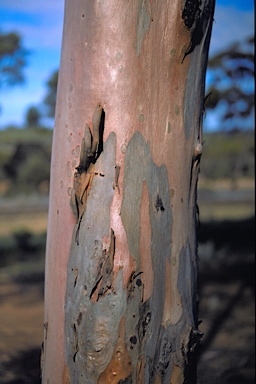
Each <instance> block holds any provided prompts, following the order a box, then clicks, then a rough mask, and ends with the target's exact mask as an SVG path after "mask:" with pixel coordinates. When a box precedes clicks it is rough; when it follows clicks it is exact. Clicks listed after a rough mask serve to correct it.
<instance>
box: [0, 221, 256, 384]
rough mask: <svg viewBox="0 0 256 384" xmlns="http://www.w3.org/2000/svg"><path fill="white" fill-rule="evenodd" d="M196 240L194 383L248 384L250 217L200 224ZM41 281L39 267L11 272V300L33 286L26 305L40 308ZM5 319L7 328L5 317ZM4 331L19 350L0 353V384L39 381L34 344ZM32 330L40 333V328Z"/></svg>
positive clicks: (251, 359) (251, 330)
mask: <svg viewBox="0 0 256 384" xmlns="http://www.w3.org/2000/svg"><path fill="white" fill-rule="evenodd" d="M198 241H199V293H200V312H199V318H201V319H202V327H203V330H202V331H203V333H204V337H203V339H202V347H201V353H200V355H199V364H198V384H217V383H218V384H231V383H232V384H252V383H254V378H255V371H254V356H255V349H254V331H255V318H254V282H255V273H254V244H255V222H254V218H248V219H246V220H240V221H223V222H217V221H215V222H203V223H202V224H201V226H200V228H199V231H198ZM43 279H44V275H43V272H42V271H38V272H36V271H35V272H33V271H31V270H30V271H27V273H23V274H20V275H16V276H15V278H13V284H16V285H17V284H18V287H19V289H17V292H18V293H17V295H19V297H17V299H16V300H19V301H20V302H21V295H22V294H24V295H25V294H26V293H27V292H29V291H32V290H36V292H35V294H34V296H33V295H32V296H30V298H29V300H28V299H26V300H27V301H26V303H27V305H30V306H33V305H35V302H36V300H37V301H38V300H40V301H41V303H42V308H43ZM0 297H1V301H3V302H4V301H5V302H6V301H8V302H9V300H10V299H11V296H10V291H6V297H4V296H3V294H2V295H0ZM26 297H27V296H26ZM24 302H25V299H24ZM25 310H26V309H25ZM42 311H43V309H42ZM42 313H43V312H42ZM13 316H15V313H14V314H13ZM6 322H7V326H8V319H7V320H6ZM200 327H201V325H200ZM200 329H201V328H200ZM10 332H13V346H12V351H13V350H15V348H17V349H16V350H19V351H20V352H19V353H17V354H15V355H14V354H12V353H11V352H9V354H8V353H7V351H0V352H1V354H2V355H5V357H7V358H6V359H5V361H4V362H3V363H2V364H1V365H0V384H7V383H8V384H30V383H31V384H32V383H33V384H37V383H40V345H39V343H38V347H34V348H32V349H28V350H24V346H22V345H16V344H17V343H16V339H15V329H12V330H11V329H10ZM38 332H40V334H39V336H40V337H41V333H42V329H41V328H39V330H38Z"/></svg>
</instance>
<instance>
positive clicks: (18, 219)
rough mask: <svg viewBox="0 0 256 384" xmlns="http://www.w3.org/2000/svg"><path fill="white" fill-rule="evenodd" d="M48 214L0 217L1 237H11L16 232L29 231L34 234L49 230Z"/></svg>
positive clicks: (36, 213)
mask: <svg viewBox="0 0 256 384" xmlns="http://www.w3.org/2000/svg"><path fill="white" fill-rule="evenodd" d="M47 218H48V212H29V213H25V212H22V213H18V212H17V213H16V214H13V213H12V214H9V215H7V214H4V215H0V237H4V236H9V235H11V234H12V233H14V232H20V231H28V232H30V233H33V234H39V233H44V232H46V230H47Z"/></svg>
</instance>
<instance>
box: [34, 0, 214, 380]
mask: <svg viewBox="0 0 256 384" xmlns="http://www.w3.org/2000/svg"><path fill="white" fill-rule="evenodd" d="M213 10H214V0H202V1H199V0H194V1H191V0H186V1H184V0H183V1H181V0H173V1H165V0H163V1H149V0H130V1H126V0H119V1H118V0H112V1H107V0H99V1H92V0H90V1H89V0H66V4H65V21H64V31H63V45H62V57H61V66H60V74H59V84H58V94H57V106H56V114H55V127H54V137H53V151H52V165H51V192H50V208H49V224H48V238H47V255H46V256H47V257H46V278H45V331H44V356H43V357H42V360H43V372H42V378H43V383H45V384H50V383H54V384H58V383H86V384H96V383H98V384H105V383H111V384H115V383H172V384H176V383H185V382H188V383H193V382H195V381H196V362H195V359H194V355H195V350H196V346H197V344H198V342H199V339H200V337H201V333H200V331H199V330H198V322H197V242H196V216H197V206H196V188H197V179H198V171H199V161H200V157H201V153H202V132H201V125H202V114H203V102H204V81H205V72H206V64H207V57H208V48H209V41H210V34H211V27H212V20H213Z"/></svg>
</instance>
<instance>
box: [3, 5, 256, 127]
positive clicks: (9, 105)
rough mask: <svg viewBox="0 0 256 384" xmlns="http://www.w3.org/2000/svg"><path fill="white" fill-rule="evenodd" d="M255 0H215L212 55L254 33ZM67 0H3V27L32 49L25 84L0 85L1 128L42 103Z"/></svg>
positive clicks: (56, 61) (58, 47)
mask: <svg viewBox="0 0 256 384" xmlns="http://www.w3.org/2000/svg"><path fill="white" fill-rule="evenodd" d="M253 7H254V1H253V0H233V1H230V0H216V10H215V17H214V19H215V22H214V26H213V33H212V41H211V47H210V55H212V54H214V53H216V52H217V51H219V50H222V49H224V48H226V47H228V46H229V44H230V43H232V42H236V41H243V40H244V39H245V38H246V37H248V36H251V35H253V34H254V10H253V9H254V8H253ZM63 17H64V0H0V31H1V32H2V33H3V32H10V31H16V32H18V33H19V34H20V35H21V37H22V41H23V45H24V47H25V48H26V49H27V50H28V51H29V54H28V57H27V61H28V64H27V66H26V68H25V71H24V74H25V78H26V81H25V83H24V84H22V85H18V86H15V87H11V88H4V89H0V108H1V110H0V129H2V128H4V127H5V126H7V125H11V124H15V125H18V126H22V125H23V124H24V121H25V115H26V111H27V109H28V107H30V106H32V105H35V106H37V105H39V104H40V103H41V102H42V100H43V98H44V97H45V94H46V90H47V88H46V82H47V80H48V79H49V77H50V76H51V74H52V73H53V72H54V71H55V70H56V69H57V68H58V67H59V63H60V51H61V39H62V27H63Z"/></svg>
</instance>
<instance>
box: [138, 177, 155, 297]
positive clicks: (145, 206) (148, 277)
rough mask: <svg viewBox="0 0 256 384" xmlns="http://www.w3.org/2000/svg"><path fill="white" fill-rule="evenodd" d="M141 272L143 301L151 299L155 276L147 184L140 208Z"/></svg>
mask: <svg viewBox="0 0 256 384" xmlns="http://www.w3.org/2000/svg"><path fill="white" fill-rule="evenodd" d="M140 271H141V272H143V273H142V274H141V280H142V282H143V285H144V294H143V301H146V300H147V299H149V297H150V296H151V294H152V291H153V285H154V274H153V268H152V259H151V223H150V215H149V196H148V188H147V184H146V182H145V181H144V182H143V186H142V198H141V206H140Z"/></svg>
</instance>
